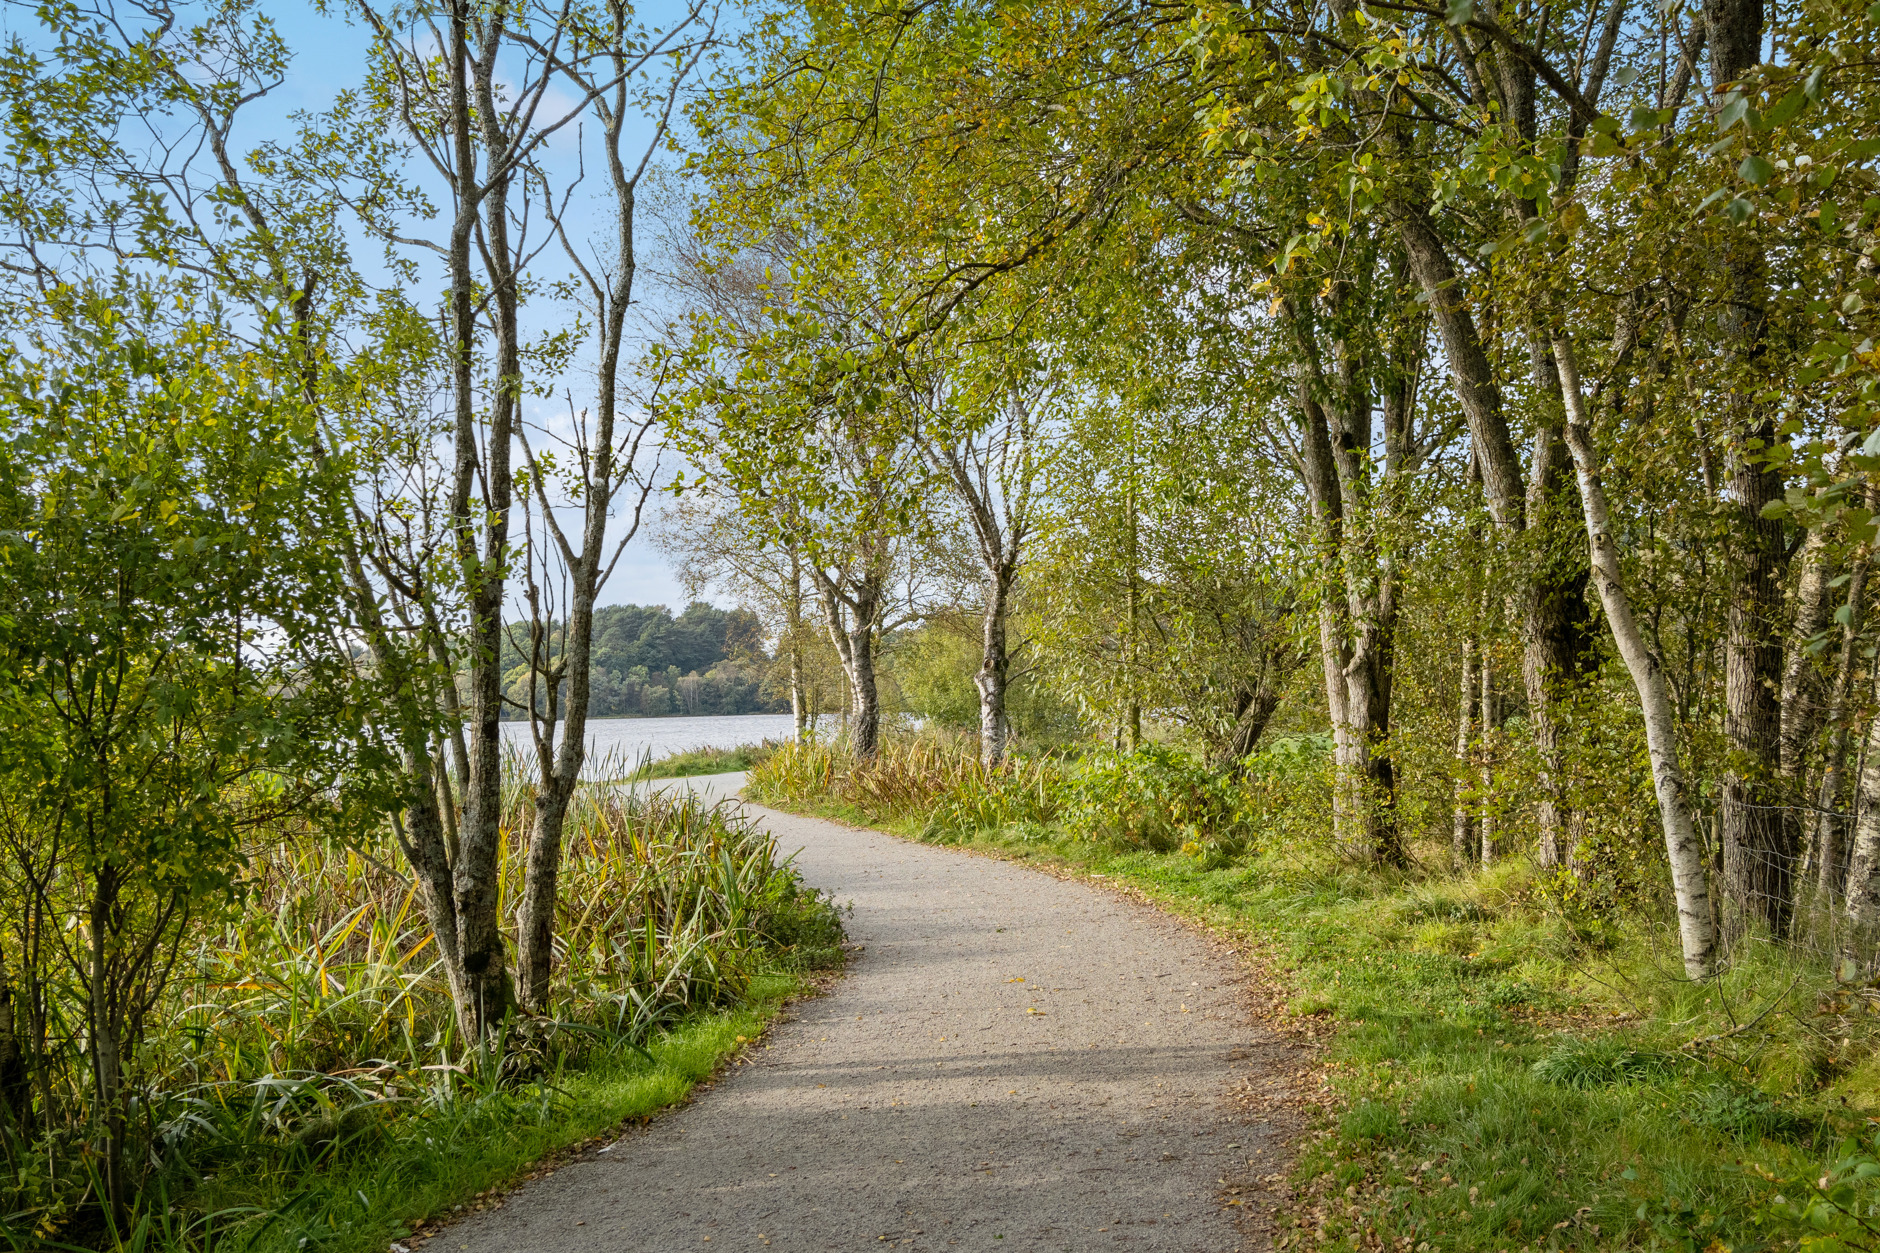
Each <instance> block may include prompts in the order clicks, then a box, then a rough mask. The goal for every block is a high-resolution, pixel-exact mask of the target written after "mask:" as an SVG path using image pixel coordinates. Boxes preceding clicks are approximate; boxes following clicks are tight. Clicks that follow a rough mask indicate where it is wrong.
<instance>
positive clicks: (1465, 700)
mask: <svg viewBox="0 0 1880 1253" xmlns="http://www.w3.org/2000/svg"><path fill="white" fill-rule="evenodd" d="M1459 690H1460V693H1461V695H1460V698H1459V699H1458V701H1457V702H1456V703H1457V708H1456V784H1455V798H1456V799H1455V809H1454V812H1453V813H1452V815H1451V822H1450V854H1451V856H1452V858H1453V859H1454V861H1455V864H1456V869H1457V870H1458V871H1463V870H1467V869H1468V868H1469V863H1471V862H1472V861H1474V860H1475V823H1474V820H1473V819H1472V818H1471V816H1470V814H1469V805H1468V802H1467V801H1465V800H1464V799H1463V797H1464V794H1465V792H1466V790H1467V784H1466V783H1465V779H1466V778H1467V775H1468V770H1469V745H1470V743H1471V742H1472V741H1473V740H1474V739H1475V717H1474V714H1475V639H1474V637H1472V636H1467V635H1465V636H1463V637H1462V682H1461V683H1460V684H1459Z"/></svg>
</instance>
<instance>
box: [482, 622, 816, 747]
mask: <svg viewBox="0 0 1880 1253" xmlns="http://www.w3.org/2000/svg"><path fill="white" fill-rule="evenodd" d="M528 641H529V636H528V626H527V624H526V623H515V624H513V625H512V626H511V627H510V629H509V631H508V632H507V637H506V638H505V640H504V642H503V690H504V691H505V693H506V694H507V695H508V696H509V699H510V700H512V701H514V702H515V704H516V706H520V707H526V706H527V704H528V702H529V667H528V663H527V661H526V659H525V658H524V656H523V649H524V648H526V647H527V646H528ZM553 643H554V645H555V646H556V647H559V645H560V637H559V631H557V634H556V637H555V639H554V641H553ZM770 660H771V659H770V655H769V653H768V652H767V651H766V650H765V648H764V631H763V627H762V625H761V624H760V623H759V622H758V620H757V615H755V614H753V613H751V612H750V611H749V610H748V609H718V608H715V607H713V606H711V605H708V604H705V603H704V602H703V601H695V602H693V603H692V604H690V605H688V606H686V609H685V612H684V613H682V614H679V615H678V616H677V617H674V616H673V613H672V611H671V610H670V609H668V608H666V606H664V605H609V606H607V607H606V608H604V609H597V610H595V611H594V679H593V703H592V705H591V706H590V708H589V716H590V717H595V718H620V717H661V716H664V715H668V714H687V715H697V714H751V713H787V712H789V709H790V703H789V697H788V695H787V694H786V693H778V692H776V691H774V690H772V689H771V687H770V685H769V684H768V683H767V682H766V676H767V674H768V672H769V669H770ZM504 716H505V717H510V718H520V717H522V708H519V707H512V708H510V709H508V710H506V711H505V715H504Z"/></svg>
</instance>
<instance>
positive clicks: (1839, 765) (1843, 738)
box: [1812, 552, 1867, 921]
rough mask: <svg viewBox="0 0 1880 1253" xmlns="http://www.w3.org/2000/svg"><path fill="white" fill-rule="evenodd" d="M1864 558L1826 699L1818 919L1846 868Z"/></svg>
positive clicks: (1850, 582) (1857, 562)
mask: <svg viewBox="0 0 1880 1253" xmlns="http://www.w3.org/2000/svg"><path fill="white" fill-rule="evenodd" d="M1866 584H1867V554H1866V553H1865V552H1862V553H1861V554H1860V555H1859V556H1857V557H1856V558H1855V559H1854V563H1853V568H1852V569H1850V570H1849V571H1848V578H1847V601H1846V605H1845V609H1844V613H1843V616H1842V619H1841V652H1840V656H1839V657H1837V658H1836V659H1835V668H1834V687H1833V688H1832V689H1831V691H1830V692H1829V695H1828V715H1827V721H1828V727H1829V731H1828V751H1827V763H1826V765H1825V767H1824V769H1823V770H1822V772H1821V789H1820V791H1819V792H1818V793H1817V794H1816V800H1815V821H1814V830H1813V837H1814V838H1813V840H1812V845H1813V849H1814V852H1813V857H1814V860H1815V864H1814V870H1815V901H1816V911H1817V916H1818V917H1819V918H1820V919H1822V920H1824V921H1825V920H1828V919H1831V918H1832V917H1833V911H1834V902H1835V900H1836V899H1837V898H1838V897H1839V896H1840V894H1841V890H1842V884H1841V874H1842V871H1843V869H1844V867H1843V865H1842V862H1843V860H1844V857H1843V850H1842V848H1841V826H1840V822H1839V817H1838V815H1837V813H1836V812H1835V811H1836V810H1837V809H1838V808H1839V806H1840V803H1841V788H1842V787H1843V785H1844V783H1845V779H1846V771H1847V751H1848V747H1849V745H1848V740H1849V739H1850V737H1849V735H1848V725H1847V724H1848V716H1849V711H1848V707H1847V705H1848V697H1849V695H1850V694H1851V692H1852V690H1853V685H1854V666H1855V664H1856V656H1855V650H1856V648H1857V647H1858V645H1859V643H1860V618H1861V608H1862V604H1863V601H1864V600H1865V597H1866Z"/></svg>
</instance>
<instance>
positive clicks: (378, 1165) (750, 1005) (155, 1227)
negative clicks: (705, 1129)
mask: <svg viewBox="0 0 1880 1253" xmlns="http://www.w3.org/2000/svg"><path fill="white" fill-rule="evenodd" d="M808 978H809V976H808V975H806V974H804V973H802V972H797V971H791V970H784V969H778V970H774V971H772V972H769V973H766V974H762V975H759V976H757V977H756V978H755V979H753V981H752V983H751V986H750V989H749V992H748V993H747V995H746V998H745V1000H744V1002H743V1003H742V1004H740V1005H739V1006H737V1007H736V1008H733V1009H728V1010H719V1011H711V1012H701V1013H698V1014H694V1015H692V1016H690V1017H688V1018H686V1019H685V1020H683V1021H681V1022H679V1023H676V1024H674V1025H673V1026H671V1027H670V1028H668V1029H664V1030H662V1031H660V1032H658V1033H657V1034H656V1035H655V1036H654V1037H653V1038H652V1039H650V1040H648V1041H647V1043H646V1044H645V1046H644V1050H643V1051H641V1050H639V1049H632V1048H624V1047H617V1046H616V1047H605V1046H603V1047H601V1048H598V1049H596V1050H594V1051H592V1052H590V1053H588V1054H586V1055H583V1056H579V1057H564V1058H563V1059H562V1060H561V1061H560V1063H559V1064H557V1065H556V1066H555V1067H554V1068H553V1069H552V1070H551V1071H548V1072H546V1073H543V1074H541V1075H539V1076H537V1077H535V1078H533V1079H531V1080H529V1081H526V1082H522V1083H515V1082H510V1083H500V1084H499V1083H489V1084H479V1083H477V1082H476V1081H475V1080H474V1079H467V1078H465V1077H463V1076H458V1077H456V1082H455V1084H454V1091H452V1092H450V1093H449V1094H448V1095H442V1094H434V1095H438V1097H439V1099H431V1100H425V1099H423V1098H422V1095H418V1096H409V1095H408V1096H406V1097H404V1098H402V1099H405V1100H407V1101H411V1102H412V1103H413V1107H412V1108H410V1109H408V1110H406V1111H404V1112H403V1113H402V1114H401V1115H398V1114H393V1113H392V1112H391V1111H385V1112H382V1113H381V1112H378V1111H371V1112H370V1116H366V1117H353V1118H343V1117H342V1118H340V1119H334V1120H328V1121H326V1122H323V1123H315V1124H311V1125H310V1126H308V1127H306V1128H303V1129H302V1131H301V1133H300V1134H299V1135H297V1136H296V1137H294V1138H293V1139H292V1140H290V1141H288V1142H286V1143H284V1144H281V1145H278V1146H273V1147H272V1148H271V1150H269V1151H263V1152H261V1153H259V1154H256V1153H255V1152H254V1151H253V1150H252V1148H251V1149H250V1150H249V1151H248V1152H246V1153H244V1154H243V1155H242V1157H241V1158H239V1159H237V1160H231V1161H226V1162H223V1163H221V1164H219V1165H217V1166H212V1167H211V1168H210V1169H209V1171H208V1172H207V1175H206V1177H205V1178H204V1179H203V1180H202V1181H201V1182H200V1183H199V1184H198V1185H197V1186H196V1187H194V1188H191V1189H189V1190H188V1192H187V1194H186V1195H185V1196H184V1197H181V1198H179V1199H180V1200H183V1201H184V1202H185V1204H184V1205H182V1206H179V1207H177V1208H176V1209H173V1210H170V1211H168V1212H167V1213H158V1212H155V1207H152V1214H151V1218H150V1219H149V1220H148V1221H149V1222H150V1224H151V1232H150V1234H151V1235H152V1236H153V1237H155V1239H153V1240H151V1241H150V1243H151V1244H153V1245H156V1246H158V1247H164V1246H167V1247H172V1248H199V1247H202V1246H204V1245H210V1246H216V1245H220V1246H222V1247H233V1248H242V1249H253V1250H257V1251H261V1250H267V1251H272V1250H282V1251H285V1250H297V1249H307V1248H319V1249H324V1250H331V1251H332V1253H368V1251H375V1253H382V1251H383V1250H384V1249H385V1248H387V1247H388V1245H389V1244H390V1243H391V1242H393V1241H404V1242H405V1243H406V1244H407V1245H412V1244H415V1242H416V1240H417V1239H421V1238H422V1237H423V1236H424V1235H425V1234H427V1233H435V1231H436V1230H437V1228H438V1227H439V1226H440V1225H441V1224H442V1223H443V1222H446V1221H448V1220H449V1219H450V1218H452V1217H453V1216H456V1215H460V1214H462V1213H463V1212H465V1211H468V1210H475V1209H481V1208H484V1207H486V1206H488V1205H491V1204H494V1203H495V1196H494V1194H495V1193H497V1192H500V1191H501V1190H502V1189H503V1188H505V1187H506V1186H508V1185H511V1184H514V1183H517V1182H520V1181H522V1180H523V1179H525V1178H527V1177H530V1176H531V1175H532V1173H533V1171H534V1170H535V1169H536V1168H538V1167H539V1166H540V1165H541V1164H542V1163H543V1162H544V1161H545V1160H548V1161H553V1160H554V1159H555V1158H556V1156H557V1155H558V1154H562V1153H563V1152H564V1151H566V1150H569V1149H576V1148H580V1147H583V1146H586V1145H588V1144H589V1143H590V1142H591V1141H593V1140H594V1139H595V1138H597V1137H603V1136H607V1135H609V1134H611V1133H614V1132H616V1131H618V1130H620V1129H621V1128H623V1127H625V1126H626V1125H627V1124H630V1123H631V1122H633V1121H634V1120H636V1119H641V1118H644V1117H646V1116H648V1115H651V1114H654V1113H656V1112H658V1111H659V1110H661V1109H663V1108H665V1107H667V1106H669V1105H672V1104H674V1103H676V1102H679V1101H681V1100H683V1099H684V1098H685V1097H686V1095H687V1094H688V1093H689V1092H691V1090H692V1089H693V1087H694V1086H695V1085H696V1084H697V1083H698V1082H699V1081H701V1080H704V1079H706V1078H708V1077H709V1076H710V1075H711V1074H712V1073H713V1072H714V1071H716V1070H717V1069H718V1068H719V1067H720V1066H721V1065H723V1064H724V1063H725V1062H726V1061H727V1060H728V1059H729V1058H731V1057H733V1056H734V1055H735V1054H736V1053H738V1052H739V1051H740V1050H741V1049H743V1048H745V1047H746V1046H747V1043H748V1042H750V1041H754V1040H756V1039H757V1037H758V1036H759V1034H760V1033H761V1032H762V1031H763V1029H764V1026H765V1024H766V1023H767V1022H768V1021H769V1020H770V1019H771V1018H772V1017H773V1016H774V1015H775V1013H776V1012H777V1010H778V1009H779V1008H780V1007H781V1006H782V1004H783V1003H784V1001H785V999H786V998H787V997H789V996H791V995H794V994H797V993H800V992H802V991H804V990H805V989H806V988H807V986H808ZM133 1243H134V1241H133ZM21 1247H25V1246H21ZM34 1247H44V1246H34Z"/></svg>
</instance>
